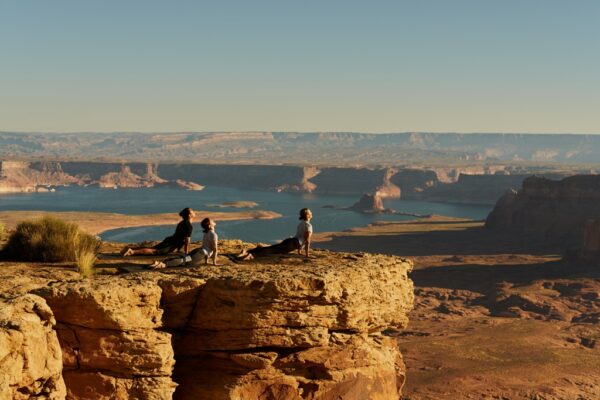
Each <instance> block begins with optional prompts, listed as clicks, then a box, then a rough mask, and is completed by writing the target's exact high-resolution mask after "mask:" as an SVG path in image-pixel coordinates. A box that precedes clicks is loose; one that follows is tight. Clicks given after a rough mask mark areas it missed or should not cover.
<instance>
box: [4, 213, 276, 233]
mask: <svg viewBox="0 0 600 400" xmlns="http://www.w3.org/2000/svg"><path fill="white" fill-rule="evenodd" d="M195 212H196V221H200V220H201V219H202V218H204V217H205V216H207V217H208V216H210V217H211V218H214V219H215V220H217V221H232V220H243V219H273V218H279V217H281V214H278V213H276V212H274V211H262V210H252V211H235V212H214V211H197V210H196V211H195ZM44 215H53V216H55V217H58V218H62V219H64V220H67V221H72V222H76V223H77V224H79V226H80V227H81V228H82V229H83V230H85V231H87V232H89V233H91V234H93V235H97V234H99V233H102V232H104V231H107V230H111V229H118V228H130V227H136V226H156V225H173V226H175V225H176V224H177V223H178V222H179V221H180V220H181V218H180V217H179V216H178V215H177V214H176V213H167V214H145V215H125V214H114V213H101V212H45V211H0V221H1V222H3V223H4V224H5V226H6V227H7V229H12V228H14V227H15V226H16V225H17V224H18V223H19V222H21V221H23V220H28V219H35V218H39V217H42V216H44Z"/></svg>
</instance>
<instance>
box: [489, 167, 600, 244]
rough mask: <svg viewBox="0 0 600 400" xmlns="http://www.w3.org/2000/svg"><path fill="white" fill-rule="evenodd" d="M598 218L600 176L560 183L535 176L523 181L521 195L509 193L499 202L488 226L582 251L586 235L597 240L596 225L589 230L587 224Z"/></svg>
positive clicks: (491, 214) (575, 178)
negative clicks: (579, 248)
mask: <svg viewBox="0 0 600 400" xmlns="http://www.w3.org/2000/svg"><path fill="white" fill-rule="evenodd" d="M598 217H600V176H599V175H575V176H571V177H568V178H565V179H562V180H559V181H556V180H551V179H546V178H542V177H537V176H533V177H529V178H526V179H525V180H524V181H523V187H522V188H521V189H520V190H519V191H515V190H509V191H507V192H506V193H505V194H504V195H503V196H502V197H501V198H500V199H499V200H498V202H497V203H496V206H495V207H494V209H493V210H492V212H491V213H490V214H489V215H488V217H487V220H486V223H485V226H486V228H488V229H492V230H497V231H510V232H515V233H520V234H526V235H530V236H533V237H536V238H539V239H543V240H546V241H549V242H560V243H561V244H562V245H563V246H567V247H569V246H571V247H575V246H576V247H581V246H582V245H583V244H584V231H586V232H588V230H589V232H588V233H587V234H586V235H587V236H588V237H594V236H593V232H594V229H596V228H595V227H596V225H595V224H594V223H590V224H591V225H589V226H590V227H589V228H586V224H588V221H589V220H591V219H597V218H598ZM589 240H591V239H589ZM589 240H588V241H589ZM588 246H590V245H589V244H588Z"/></svg>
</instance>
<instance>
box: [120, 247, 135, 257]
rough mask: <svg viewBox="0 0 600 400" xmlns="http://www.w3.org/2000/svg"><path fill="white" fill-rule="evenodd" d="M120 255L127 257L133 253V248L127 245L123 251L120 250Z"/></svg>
mask: <svg viewBox="0 0 600 400" xmlns="http://www.w3.org/2000/svg"><path fill="white" fill-rule="evenodd" d="M121 255H122V256H123V257H129V256H132V255H133V249H131V248H129V247H127V248H126V249H123V251H121Z"/></svg>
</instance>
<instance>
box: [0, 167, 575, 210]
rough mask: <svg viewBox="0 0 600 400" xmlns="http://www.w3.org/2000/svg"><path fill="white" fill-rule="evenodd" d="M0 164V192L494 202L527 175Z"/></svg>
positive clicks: (493, 170)
mask: <svg viewBox="0 0 600 400" xmlns="http://www.w3.org/2000/svg"><path fill="white" fill-rule="evenodd" d="M0 168H1V170H0V172H1V174H0V192H28V191H36V190H43V189H45V188H47V187H49V186H66V185H81V186H86V185H97V186H100V187H105V188H120V187H128V188H137V187H154V186H157V185H169V186H173V187H180V188H185V189H190V190H201V189H202V188H203V187H204V186H220V187H233V188H242V189H253V190H267V191H278V192H282V191H285V192H303V193H317V194H342V195H360V194H362V193H378V194H379V195H380V196H381V197H382V198H384V199H385V198H399V197H400V196H401V195H402V197H404V198H407V199H423V200H430V201H448V202H460V203H479V204H494V202H495V201H496V200H497V198H498V197H499V196H500V195H501V194H502V193H503V192H504V191H506V190H507V189H510V188H518V187H519V186H520V185H521V182H522V181H523V179H525V178H526V177H527V176H530V172H528V171H529V169H527V168H516V167H515V168H508V167H501V166H496V165H484V166H473V167H462V168H458V167H448V168H440V167H436V168H422V169H415V168H404V167H394V168H391V167H389V168H388V167H386V168H383V167H379V168H373V167H307V166H292V165H233V164H173V163H164V164H158V163H114V162H113V163H111V162H73V161H65V162H56V161H53V162H20V161H19V162H13V161H3V162H1V163H0ZM530 170H531V171H537V170H536V169H535V168H531V169H530ZM542 173H543V176H545V177H549V178H553V179H555V178H560V177H563V176H564V175H561V173H559V172H556V173H550V172H548V171H546V170H543V169H542ZM564 173H565V174H566V173H568V172H564Z"/></svg>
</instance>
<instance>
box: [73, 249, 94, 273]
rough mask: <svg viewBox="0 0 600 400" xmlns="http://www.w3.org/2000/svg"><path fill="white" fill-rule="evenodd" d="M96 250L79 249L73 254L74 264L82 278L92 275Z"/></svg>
mask: <svg viewBox="0 0 600 400" xmlns="http://www.w3.org/2000/svg"><path fill="white" fill-rule="evenodd" d="M96 260H97V258H96V252H94V251H90V250H81V251H80V252H78V253H77V254H75V265H76V266H77V271H78V272H79V274H81V276H82V277H84V278H90V277H92V275H94V264H96Z"/></svg>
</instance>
